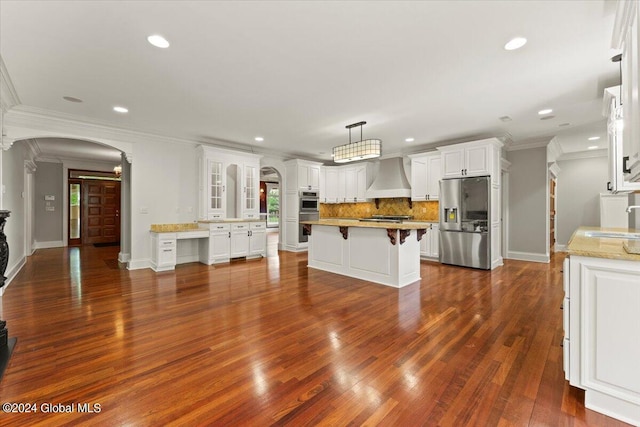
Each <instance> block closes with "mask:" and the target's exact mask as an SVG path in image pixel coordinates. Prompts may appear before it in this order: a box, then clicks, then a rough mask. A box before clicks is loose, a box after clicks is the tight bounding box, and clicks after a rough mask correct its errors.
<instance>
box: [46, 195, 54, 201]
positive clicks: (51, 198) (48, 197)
mask: <svg viewBox="0 0 640 427" xmlns="http://www.w3.org/2000/svg"><path fill="white" fill-rule="evenodd" d="M44 199H45V200H55V199H56V196H52V195H48V196H44Z"/></svg>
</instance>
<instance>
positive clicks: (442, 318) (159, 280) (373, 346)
mask: <svg viewBox="0 0 640 427" xmlns="http://www.w3.org/2000/svg"><path fill="white" fill-rule="evenodd" d="M117 251H118V248H117V247H115V248H114V247H106V248H94V247H89V246H87V247H82V248H65V249H45V250H39V251H37V252H36V253H35V254H34V255H33V256H31V257H30V258H29V260H28V262H27V265H26V266H25V267H24V269H23V270H22V272H21V273H20V274H19V276H18V277H17V278H16V279H15V280H14V281H13V283H11V285H10V286H9V288H8V289H7V291H6V293H5V295H4V296H3V297H2V298H1V301H2V313H1V317H2V318H3V319H5V320H7V322H8V328H9V333H10V336H17V337H18V345H17V347H16V349H15V352H14V354H13V357H12V359H11V361H10V364H9V367H8V369H7V371H6V373H5V377H4V378H3V379H2V382H1V383H0V401H1V402H3V403H4V402H19V403H35V404H36V405H37V409H38V412H37V413H23V414H1V415H0V420H1V421H0V423H1V424H2V425H25V426H26V425H29V426H32V425H74V426H75V425H82V424H85V425H225V426H228V425H252V426H262V425H272V424H275V425H296V426H297V425H336V426H343V425H371V426H373V425H381V426H396V425H400V426H415V425H424V426H436V425H441V426H463V425H480V426H509V425H513V426H561V425H562V426H621V425H625V424H624V423H621V422H618V421H616V420H613V419H611V418H608V417H605V416H604V415H601V414H598V413H596V412H593V411H590V410H587V409H585V408H584V405H583V393H582V392H581V391H580V390H578V389H575V388H572V387H569V385H568V383H567V382H566V381H565V380H564V374H563V371H562V348H561V347H560V342H561V338H562V335H563V334H562V311H561V310H560V306H561V302H562V297H563V294H562V285H561V282H562V275H561V271H560V268H561V262H562V259H561V258H562V256H561V254H558V255H557V256H556V257H555V259H554V260H553V262H552V263H551V264H550V265H547V264H537V263H527V262H519V261H506V263H505V265H504V267H502V268H499V269H497V270H494V271H492V272H488V271H479V270H471V269H465V268H457V267H451V266H443V265H439V264H435V263H425V262H423V263H422V266H421V275H422V280H421V282H419V283H415V284H412V285H410V286H408V287H405V288H403V289H395V288H390V287H385V286H382V285H376V284H372V283H369V282H365V281H361V280H354V279H348V278H344V277H341V276H337V275H334V274H330V273H324V272H321V271H317V270H310V269H307V267H306V254H305V253H300V254H295V253H289V252H280V253H279V254H278V253H277V251H275V248H274V247H273V246H270V248H269V256H268V257H267V258H264V259H262V260H256V261H237V262H232V263H230V264H226V265H221V266H216V267H215V268H213V267H207V266H205V265H202V264H198V263H194V264H185V265H180V266H178V267H177V268H176V271H175V272H166V273H154V272H152V271H151V270H137V271H127V270H121V269H118V265H117V261H116V259H117ZM43 404H51V405H55V404H64V405H69V404H73V405H77V404H89V405H94V404H99V412H97V411H96V412H94V413H81V412H79V411H78V407H77V406H74V407H73V409H74V411H73V412H72V413H51V412H49V413H45V411H44V410H47V409H49V410H50V411H51V410H53V409H55V408H56V407H55V406H53V407H51V408H49V407H48V406H47V405H43ZM57 408H58V409H60V406H58V407H57ZM91 408H93V409H94V410H95V409H96V408H97V407H91ZM62 409H69V408H68V407H62Z"/></svg>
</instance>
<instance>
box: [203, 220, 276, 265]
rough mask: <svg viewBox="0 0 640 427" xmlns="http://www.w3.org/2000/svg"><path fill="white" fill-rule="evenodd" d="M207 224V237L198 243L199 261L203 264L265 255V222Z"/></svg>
mask: <svg viewBox="0 0 640 427" xmlns="http://www.w3.org/2000/svg"><path fill="white" fill-rule="evenodd" d="M208 226H209V230H210V235H209V239H208V241H202V242H201V243H200V245H201V246H200V262H202V263H204V264H216V263H221V262H229V260H230V259H231V258H242V257H247V258H253V257H265V256H266V255H267V223H266V222H260V221H251V222H229V223H208Z"/></svg>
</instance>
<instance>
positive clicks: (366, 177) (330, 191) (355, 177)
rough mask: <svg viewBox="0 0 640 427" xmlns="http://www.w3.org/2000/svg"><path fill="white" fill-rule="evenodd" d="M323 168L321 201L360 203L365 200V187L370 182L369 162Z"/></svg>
mask: <svg viewBox="0 0 640 427" xmlns="http://www.w3.org/2000/svg"><path fill="white" fill-rule="evenodd" d="M322 169H323V176H324V185H322V187H323V188H324V191H321V194H320V202H321V203H360V202H366V201H367V198H366V195H365V194H366V192H367V188H368V187H369V185H370V184H371V179H372V173H371V164H370V163H358V164H357V165H349V166H325V167H323V168H322Z"/></svg>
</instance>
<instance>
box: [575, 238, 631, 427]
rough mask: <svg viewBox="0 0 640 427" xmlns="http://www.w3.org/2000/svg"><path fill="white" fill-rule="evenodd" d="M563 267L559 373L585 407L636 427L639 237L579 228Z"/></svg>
mask: <svg viewBox="0 0 640 427" xmlns="http://www.w3.org/2000/svg"><path fill="white" fill-rule="evenodd" d="M567 249H568V251H569V257H567V258H566V259H565V261H564V267H563V270H564V277H563V279H564V292H565V298H564V303H563V307H564V345H563V351H564V371H565V378H566V379H567V380H569V383H570V384H571V385H572V386H575V387H578V388H581V389H583V390H585V393H584V396H585V397H584V399H585V402H584V403H585V406H586V407H587V408H589V409H592V410H594V411H598V412H601V413H603V414H606V415H609V416H611V417H614V418H617V419H620V420H622V421H625V422H627V423H630V424H633V425H640V369H638V360H640V340H639V339H638V330H640V233H639V232H638V230H628V229H604V228H596V227H581V228H579V229H578V230H576V232H575V233H574V235H573V237H572V238H571V240H570V241H569V244H568V247H567Z"/></svg>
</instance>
